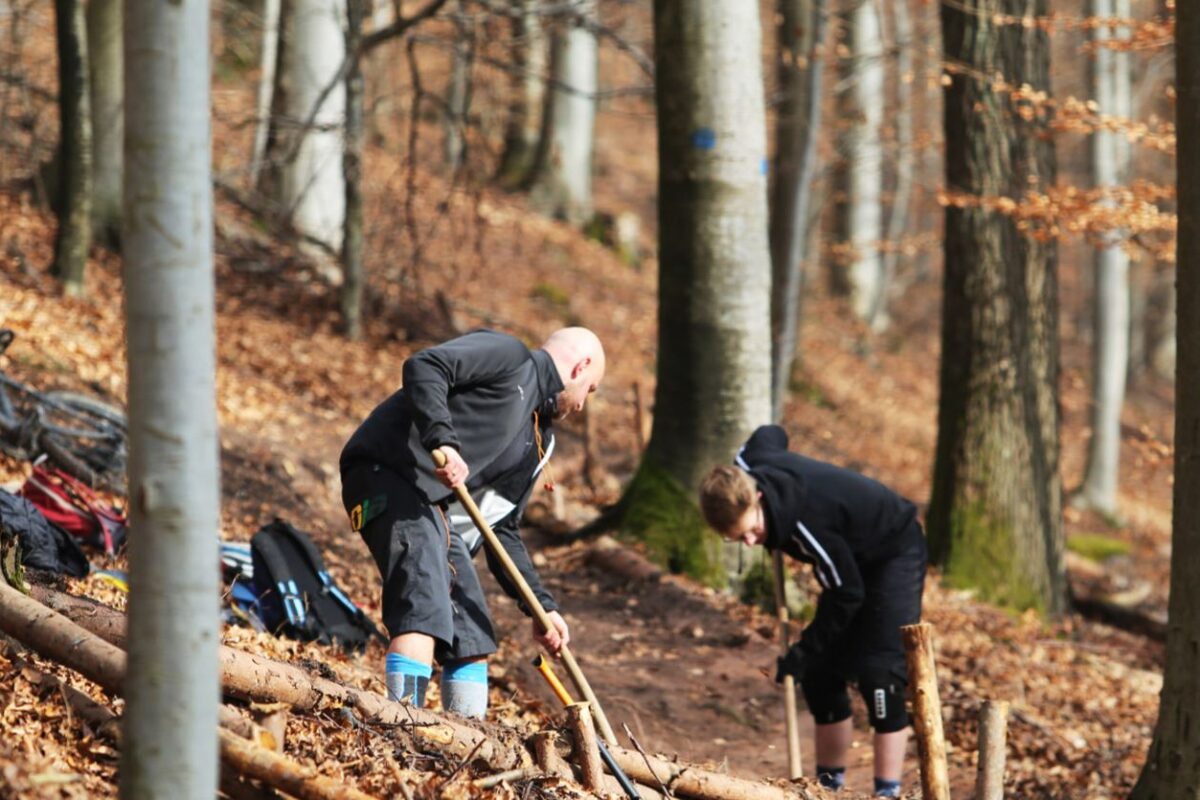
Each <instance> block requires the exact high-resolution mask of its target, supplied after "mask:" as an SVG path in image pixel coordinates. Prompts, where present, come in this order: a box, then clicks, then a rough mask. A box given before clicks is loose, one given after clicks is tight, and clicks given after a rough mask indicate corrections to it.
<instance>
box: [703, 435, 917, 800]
mask: <svg viewBox="0 0 1200 800" xmlns="http://www.w3.org/2000/svg"><path fill="white" fill-rule="evenodd" d="M787 446H788V439H787V433H785V432H784V430H783V428H781V427H779V426H778V425H764V426H762V427H760V428H759V429H758V430H756V431H755V432H754V434H753V435H752V436H751V437H750V439H749V440H748V441H747V442H746V444H745V445H744V446H743V447H742V449H741V450H740V451H738V454H737V458H736V459H735V464H736V466H721V467H717V468H715V469H714V470H713V471H712V472H711V473H709V475H708V476H707V477H706V478H705V479H704V481H703V483H702V484H701V487H700V507H701V509H702V510H703V512H704V516H705V519H706V520H707V521H708V523H709V524H710V525H711V526H712V527H713V528H714V529H715V530H717V531H718V532H719V533H721V534H722V535H723V536H724V537H725V538H727V539H730V540H734V541H741V542H744V543H745V544H747V545H756V544H761V545H763V546H765V547H766V548H767V549H768V550H771V551H775V550H782V551H783V552H785V553H787V554H788V555H790V556H791V557H792V558H795V559H797V560H799V561H803V562H805V563H807V564H811V565H812V567H813V572H814V574H815V575H816V578H817V581H818V582H819V583H820V584H821V586H822V589H823V590H822V592H821V596H820V599H819V600H818V602H817V612H816V616H815V617H814V618H813V621H812V623H810V624H809V625H808V627H806V628H805V630H804V632H803V634H802V635H801V637H800V640H799V641H798V642H797V643H796V644H794V645H793V646H792V647H791V649H790V650H789V651H788V653H787V655H786V656H783V657H781V658H780V659H779V663H778V668H777V671H776V675H775V680H776V681H777V682H782V681H783V677H784V675H792V676H794V677H795V678H796V680H797V682H798V683H799V684H800V687H801V689H802V691H803V692H804V698H805V700H806V701H807V703H808V707H809V710H810V711H811V712H812V715H813V717H814V719H815V721H816V723H817V725H816V745H817V777H818V778H819V779H820V781H821V783H822V785H824V786H827V787H831V788H838V787H840V786H841V785H842V782H843V780H844V777H845V770H846V753H847V750H848V749H849V746H850V740H851V737H852V731H851V723H850V698H849V695H848V694H847V692H846V684H847V682H848V681H856V682H857V684H858V690H859V692H860V693H861V694H862V696H863V699H864V700H865V701H866V705H867V712H868V716H869V718H870V723H871V726H872V727H873V728H874V729H875V741H874V745H875V747H874V751H875V752H874V755H875V792H876V795H877V796H880V797H898V796H899V793H900V775H901V771H902V768H903V765H904V750H905V746H906V744H907V740H908V713H907V711H906V709H905V707H904V694H905V688H906V686H907V684H908V678H907V674H906V669H905V663H904V646H903V643H902V641H901V636H900V627H901V626H902V625H909V624H913V623H916V622H918V621H919V620H920V618H921V593H922V590H923V588H924V584H925V566H926V551H925V536H924V534H923V532H922V530H921V526H920V524H919V523H918V522H917V509H916V506H914V505H913V504H912V503H911V502H909V501H908V500H906V499H904V498H903V497H901V496H900V495H898V494H896V493H895V492H893V491H892V490H890V489H888V488H887V487H886V486H884V485H882V484H880V483H878V482H876V481H873V480H871V479H870V478H866V477H864V476H862V475H859V474H858V473H856V472H852V471H850V470H847V469H842V468H841V467H835V466H833V465H830V464H825V463H822V462H820V461H816V460H814V459H811V458H806V457H804V456H801V455H797V454H796V453H791V452H789V451H788V449H787Z"/></svg>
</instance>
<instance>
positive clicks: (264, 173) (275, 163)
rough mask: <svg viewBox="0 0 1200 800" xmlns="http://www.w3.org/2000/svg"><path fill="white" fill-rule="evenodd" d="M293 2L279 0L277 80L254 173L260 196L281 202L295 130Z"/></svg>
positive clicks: (276, 57) (273, 83)
mask: <svg viewBox="0 0 1200 800" xmlns="http://www.w3.org/2000/svg"><path fill="white" fill-rule="evenodd" d="M292 6H293V0H279V21H278V22H277V23H276V29H277V30H278V32H279V35H278V39H277V41H276V42H275V67H274V80H273V82H272V86H271V104H270V110H269V111H268V113H267V118H266V119H265V120H262V122H263V124H264V125H265V126H266V142H265V143H264V144H263V157H262V161H261V163H260V164H259V166H258V172H257V173H256V174H255V179H254V184H253V185H254V188H255V191H257V192H258V194H259V195H260V196H261V197H264V198H269V199H271V200H274V201H276V202H279V201H280V199H281V198H282V197H283V159H284V156H285V154H286V153H287V152H288V151H289V148H290V147H291V142H292V135H290V134H294V131H291V132H289V131H288V130H287V126H286V124H285V123H286V121H287V115H288V108H289V105H290V103H289V102H288V96H289V95H290V94H291V85H292V78H291V73H290V71H289V69H288V64H289V63H290V62H291V58H292V54H291V40H292V34H291V27H292V25H291V19H292Z"/></svg>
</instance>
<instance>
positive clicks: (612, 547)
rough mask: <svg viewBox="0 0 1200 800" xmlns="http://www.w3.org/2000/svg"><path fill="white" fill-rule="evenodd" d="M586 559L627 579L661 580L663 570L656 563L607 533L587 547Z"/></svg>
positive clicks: (639, 580) (641, 580)
mask: <svg viewBox="0 0 1200 800" xmlns="http://www.w3.org/2000/svg"><path fill="white" fill-rule="evenodd" d="M587 559H588V562H589V563H591V564H592V565H594V566H596V567H598V568H600V569H602V570H604V571H605V572H608V573H610V574H613V575H617V576H620V577H622V578H624V579H625V580H627V581H634V582H637V583H654V582H657V581H659V580H662V576H663V571H662V569H661V568H660V567H659V566H658V565H657V564H654V563H653V562H652V561H650V559H648V558H646V557H645V556H643V555H642V554H641V553H639V552H637V551H636V550H634V549H632V548H629V547H626V546H625V545H623V544H621V543H620V542H618V541H617V540H616V539H614V538H613V537H611V536H608V535H604V536H601V537H600V538H598V539H597V540H596V541H595V543H593V544H592V546H591V547H589V548H588V551H587Z"/></svg>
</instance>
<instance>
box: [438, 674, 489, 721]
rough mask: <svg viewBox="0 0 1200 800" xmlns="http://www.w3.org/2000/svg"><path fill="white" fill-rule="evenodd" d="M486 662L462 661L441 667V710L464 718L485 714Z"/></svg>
mask: <svg viewBox="0 0 1200 800" xmlns="http://www.w3.org/2000/svg"><path fill="white" fill-rule="evenodd" d="M487 705H488V682H487V662H486V661H463V662H459V663H457V664H446V665H445V666H443V667H442V708H444V709H445V710H447V711H453V712H454V713H455V714H461V715H462V716H464V717H474V718H476V719H482V718H483V716H484V715H485V714H487Z"/></svg>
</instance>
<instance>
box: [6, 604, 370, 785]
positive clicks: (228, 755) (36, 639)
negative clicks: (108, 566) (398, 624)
mask: <svg viewBox="0 0 1200 800" xmlns="http://www.w3.org/2000/svg"><path fill="white" fill-rule="evenodd" d="M0 630H3V631H4V632H5V633H7V634H8V635H9V636H11V637H13V638H14V639H16V640H18V641H19V642H21V643H22V644H24V645H26V646H27V647H29V648H31V649H33V650H34V651H36V652H38V653H40V654H41V655H43V656H44V657H46V658H49V659H51V660H53V661H56V662H58V663H59V664H62V665H63V666H65V667H68V668H70V669H72V670H74V671H76V672H78V673H80V674H81V675H83V676H84V677H85V678H87V679H88V680H91V681H92V682H94V683H96V684H98V685H99V686H100V687H101V688H103V689H104V690H105V691H108V692H111V693H113V694H119V693H120V690H121V682H122V681H123V680H124V679H125V667H126V661H127V658H126V654H125V651H124V650H122V649H120V648H119V647H117V646H116V645H113V644H110V643H108V642H106V641H104V640H103V639H101V638H100V637H99V636H97V635H95V634H93V633H91V632H90V631H87V630H85V629H84V628H82V627H81V626H79V625H76V624H75V623H74V622H72V621H71V620H69V619H67V618H66V617H64V616H63V615H61V614H59V613H57V612H55V611H53V610H51V609H49V608H46V607H45V606H43V605H42V604H41V603H39V602H38V601H37V600H34V599H33V598H30V597H26V596H25V595H23V594H21V593H20V592H18V591H17V590H16V589H13V588H12V587H11V586H9V585H8V584H7V583H5V582H3V581H0ZM219 714H220V722H221V724H222V726H224V725H225V724H230V725H232V726H234V727H237V728H239V729H240V730H243V731H249V732H251V733H252V734H254V733H256V732H258V731H262V728H259V727H258V726H256V725H254V724H253V723H252V722H251V721H250V720H248V719H246V718H245V717H243V716H241V715H240V714H238V713H237V712H236V711H234V710H233V709H231V708H228V707H224V706H222V707H221V708H220V711H219ZM262 733H263V734H264V735H266V736H267V738H269V739H271V740H272V742H271V744H270V745H268V746H273V745H274V743H273V737H270V735H269V734H266V733H265V731H262ZM218 735H219V736H220V742H221V759H222V761H224V762H225V763H227V764H228V765H229V766H230V767H232V768H233V769H235V770H237V771H238V772H239V773H240V774H242V775H246V776H247V777H251V778H255V779H257V780H260V781H263V782H264V783H267V784H268V785H270V786H271V787H273V788H276V789H279V790H280V791H284V792H287V793H288V794H291V795H294V796H295V797H298V798H301V800H332V799H333V798H339V797H348V798H352V800H370V796H369V795H366V794H363V793H362V792H359V791H357V790H355V789H353V788H352V787H348V786H345V785H344V784H342V783H341V782H339V781H333V780H331V779H329V778H326V777H324V776H322V775H320V774H318V773H317V772H316V771H315V770H314V769H312V768H310V767H305V766H303V765H301V764H298V763H296V762H294V761H292V760H291V759H287V758H284V757H283V756H280V755H278V754H276V753H274V752H272V751H271V750H269V749H267V747H263V746H260V745H259V744H257V743H256V742H252V741H250V740H249V739H246V738H243V737H242V736H239V735H237V734H235V733H234V732H233V731H231V730H228V729H226V728H225V727H222V728H221V729H220V730H218Z"/></svg>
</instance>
